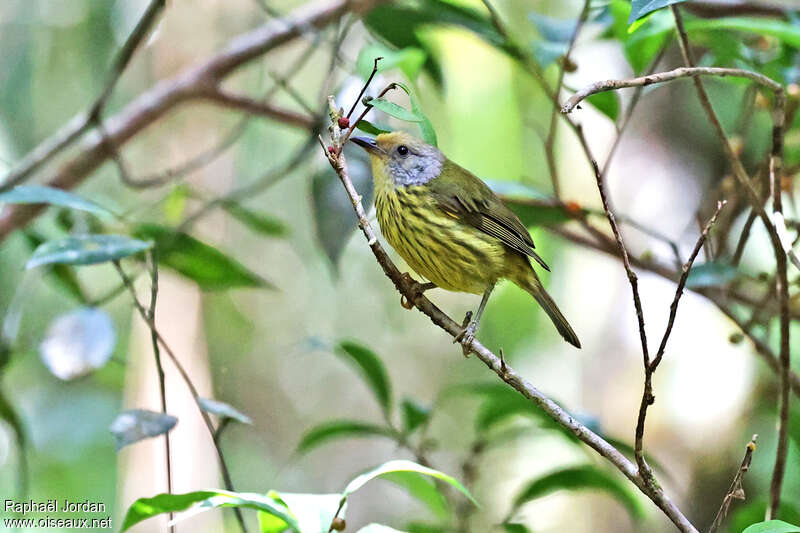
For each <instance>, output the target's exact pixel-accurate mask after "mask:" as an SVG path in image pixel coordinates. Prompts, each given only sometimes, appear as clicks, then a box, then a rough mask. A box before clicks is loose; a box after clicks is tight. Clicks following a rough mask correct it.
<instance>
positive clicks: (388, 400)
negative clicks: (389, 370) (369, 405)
mask: <svg viewBox="0 0 800 533" xmlns="http://www.w3.org/2000/svg"><path fill="white" fill-rule="evenodd" d="M335 351H336V353H337V354H338V355H340V356H341V357H343V358H345V359H347V360H348V361H350V362H351V363H353V364H355V365H356V368H357V369H358V370H359V372H360V373H361V376H362V377H363V378H364V381H365V382H366V383H367V385H368V386H369V388H370V389H371V390H372V393H373V394H374V395H375V397H376V398H377V400H378V403H379V404H380V405H381V408H382V409H383V412H384V414H386V416H387V417H388V416H389V414H390V413H391V411H392V388H391V384H390V383H389V376H388V375H387V374H386V368H385V367H384V366H383V362H382V361H381V360H380V358H379V357H378V356H377V355H376V354H375V352H373V351H372V350H370V349H369V348H367V347H366V346H364V345H362V344H358V343H356V342H354V341H349V340H345V341H341V342H340V343H339V344H338V345H337V346H336V350H335Z"/></svg>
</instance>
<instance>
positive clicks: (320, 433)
mask: <svg viewBox="0 0 800 533" xmlns="http://www.w3.org/2000/svg"><path fill="white" fill-rule="evenodd" d="M354 437H392V433H391V431H390V430H389V429H388V428H385V427H382V426H377V425H375V424H367V423H364V422H358V421H353V420H333V421H331V422H326V423H324V424H320V425H319V426H316V427H313V428H311V429H310V430H309V431H307V432H306V433H305V434H304V435H303V437H302V438H301V439H300V444H298V445H297V453H306V452H308V451H310V450H312V449H314V448H316V447H318V446H320V445H322V444H324V443H327V442H329V441H331V440H335V439H343V438H354Z"/></svg>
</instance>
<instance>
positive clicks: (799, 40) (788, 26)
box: [686, 17, 800, 48]
mask: <svg viewBox="0 0 800 533" xmlns="http://www.w3.org/2000/svg"><path fill="white" fill-rule="evenodd" d="M713 30H724V31H730V30H733V31H742V32H746V33H755V34H758V35H768V36H771V37H776V38H777V39H779V40H780V41H781V42H783V43H784V44H786V45H788V46H791V47H793V48H800V26H797V25H796V24H794V23H792V22H787V21H783V20H777V19H769V18H761V17H723V18H717V19H693V20H689V21H687V22H686V31H687V33H694V32H702V31H713Z"/></svg>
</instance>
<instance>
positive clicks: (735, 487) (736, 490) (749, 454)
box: [708, 435, 758, 533]
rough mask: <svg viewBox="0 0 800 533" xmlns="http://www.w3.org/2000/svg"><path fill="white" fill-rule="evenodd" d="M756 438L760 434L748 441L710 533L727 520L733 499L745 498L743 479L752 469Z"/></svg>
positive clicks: (709, 530)
mask: <svg viewBox="0 0 800 533" xmlns="http://www.w3.org/2000/svg"><path fill="white" fill-rule="evenodd" d="M756 440H758V435H753V438H752V439H750V442H748V443H747V446H746V447H745V451H744V459H742V464H741V465H740V466H739V470H737V471H736V475H735V476H734V477H733V481H732V482H731V486H730V487H729V488H728V492H727V493H725V497H724V498H723V499H722V505H720V507H719V510H718V511H717V515H716V516H715V517H714V522H712V523H711V527H709V528H708V533H714V532H715V531H716V530H717V529H719V527H720V526H721V525H722V522H723V521H724V520H725V517H726V516H728V509H730V506H731V503H733V500H744V497H745V496H744V488H742V480H743V479H744V475H745V474H746V473H747V471H748V470H750V463H751V462H752V460H753V452H754V451H756Z"/></svg>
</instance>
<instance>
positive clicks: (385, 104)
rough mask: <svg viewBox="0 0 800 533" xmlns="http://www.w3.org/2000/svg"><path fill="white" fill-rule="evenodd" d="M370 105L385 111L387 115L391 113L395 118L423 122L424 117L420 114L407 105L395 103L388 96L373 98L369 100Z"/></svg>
mask: <svg viewBox="0 0 800 533" xmlns="http://www.w3.org/2000/svg"><path fill="white" fill-rule="evenodd" d="M369 105H370V106H371V107H374V108H375V109H378V110H380V111H383V112H384V113H386V114H387V115H391V116H393V117H394V118H397V119H400V120H404V121H406V122H421V121H422V117H420V116H419V115H417V114H415V113H412V112H411V111H409V110H408V109H406V108H405V107H403V106H401V105H398V104H395V103H394V102H390V101H389V100H387V99H386V98H373V99H372V100H370V101H369Z"/></svg>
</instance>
